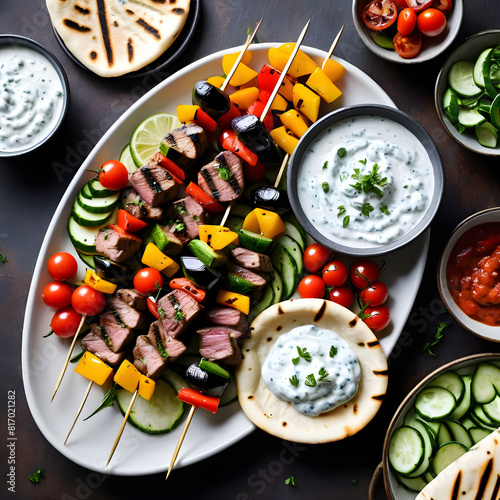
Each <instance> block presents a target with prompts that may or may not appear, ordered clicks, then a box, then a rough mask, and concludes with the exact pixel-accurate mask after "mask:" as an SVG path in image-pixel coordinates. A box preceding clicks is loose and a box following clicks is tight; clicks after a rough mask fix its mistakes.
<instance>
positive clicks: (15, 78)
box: [0, 35, 69, 157]
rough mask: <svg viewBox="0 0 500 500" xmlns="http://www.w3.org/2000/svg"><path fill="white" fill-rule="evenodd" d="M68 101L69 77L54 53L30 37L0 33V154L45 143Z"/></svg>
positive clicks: (16, 151) (59, 122)
mask: <svg viewBox="0 0 500 500" xmlns="http://www.w3.org/2000/svg"><path fill="white" fill-rule="evenodd" d="M68 103H69V85H68V80H67V78H66V74H65V72H64V69H63V68H62V66H61V64H60V63H59V61H57V59H56V58H55V57H54V55H53V54H51V53H50V52H49V51H48V50H47V49H45V48H44V47H43V46H42V45H40V44H39V43H38V42H35V41H34V40H31V39H29V38H26V37H23V36H19V35H0V157H9V156H17V155H22V154H25V153H28V152H29V151H33V150H34V149H36V148H38V147H39V146H41V145H42V144H43V143H45V142H46V141H47V140H48V139H49V138H50V137H52V135H53V134H54V133H55V132H56V130H57V129H58V128H59V126H60V125H61V123H62V122H63V120H64V117H65V115H66V111H67V108H68Z"/></svg>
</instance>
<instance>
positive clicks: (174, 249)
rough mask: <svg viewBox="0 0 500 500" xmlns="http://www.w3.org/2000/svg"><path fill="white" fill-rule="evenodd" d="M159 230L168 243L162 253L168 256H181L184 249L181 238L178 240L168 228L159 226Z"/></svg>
mask: <svg viewBox="0 0 500 500" xmlns="http://www.w3.org/2000/svg"><path fill="white" fill-rule="evenodd" d="M158 228H159V229H160V230H161V232H162V233H163V234H164V236H165V241H166V246H165V247H163V248H162V249H161V250H162V252H163V253H165V254H166V255H179V254H180V253H181V252H182V250H183V248H184V245H183V243H182V241H181V240H180V238H178V237H177V236H176V235H175V234H174V233H173V232H172V231H171V230H170V228H168V227H167V226H160V225H159V224H158ZM160 236H161V233H160ZM155 239H156V236H155Z"/></svg>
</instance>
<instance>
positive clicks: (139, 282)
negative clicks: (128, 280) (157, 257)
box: [134, 267, 163, 295]
mask: <svg viewBox="0 0 500 500" xmlns="http://www.w3.org/2000/svg"><path fill="white" fill-rule="evenodd" d="M162 286H163V276H162V275H161V273H160V271H158V270H157V269H154V268H152V267H144V268H143V269H141V270H140V271H137V273H136V275H135V276H134V288H135V289H136V290H137V291H138V292H139V293H143V294H144V295H146V294H148V293H155V292H157V291H158V289H159V288H161V287H162Z"/></svg>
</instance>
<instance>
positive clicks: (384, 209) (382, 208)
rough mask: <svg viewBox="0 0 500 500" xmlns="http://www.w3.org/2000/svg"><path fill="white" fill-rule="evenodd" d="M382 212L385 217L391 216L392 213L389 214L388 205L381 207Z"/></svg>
mask: <svg viewBox="0 0 500 500" xmlns="http://www.w3.org/2000/svg"><path fill="white" fill-rule="evenodd" d="M380 211H381V212H382V213H383V214H384V215H389V214H390V212H389V209H388V208H387V205H382V206H381V207H380Z"/></svg>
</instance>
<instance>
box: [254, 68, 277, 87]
mask: <svg viewBox="0 0 500 500" xmlns="http://www.w3.org/2000/svg"><path fill="white" fill-rule="evenodd" d="M280 75H281V73H280V72H279V71H278V70H277V69H275V68H273V67H272V66H271V65H269V64H264V66H262V68H261V70H260V71H259V74H258V75H257V85H258V87H259V89H260V90H266V91H268V92H272V91H273V90H274V87H276V84H277V83H278V80H279V79H280Z"/></svg>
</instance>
